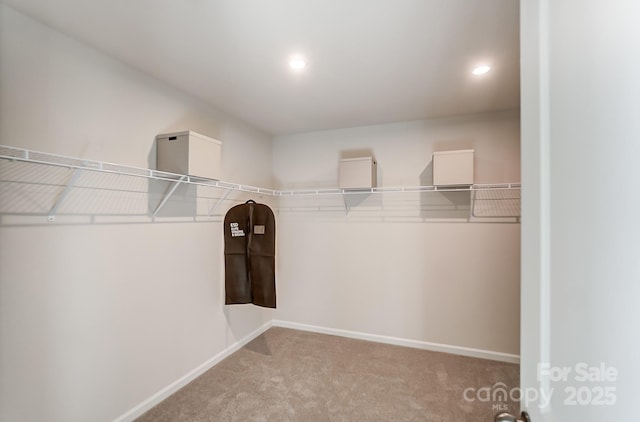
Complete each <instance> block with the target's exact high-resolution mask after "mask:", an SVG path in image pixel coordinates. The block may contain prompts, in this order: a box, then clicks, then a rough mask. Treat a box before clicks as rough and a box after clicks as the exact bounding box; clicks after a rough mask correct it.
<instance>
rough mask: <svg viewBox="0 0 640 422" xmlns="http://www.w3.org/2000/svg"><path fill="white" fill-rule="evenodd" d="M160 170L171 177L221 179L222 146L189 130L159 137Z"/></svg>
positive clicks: (157, 143) (158, 165)
mask: <svg viewBox="0 0 640 422" xmlns="http://www.w3.org/2000/svg"><path fill="white" fill-rule="evenodd" d="M156 150H157V168H158V170H161V171H167V172H170V173H178V174H186V175H189V176H196V177H205V178H207V179H216V180H219V179H220V155H221V153H222V142H220V141H217V140H215V139H213V138H210V137H208V136H205V135H201V134H199V133H196V132H193V131H190V130H187V131H184V132H175V133H163V134H161V135H158V136H156Z"/></svg>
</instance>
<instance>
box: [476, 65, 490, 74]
mask: <svg viewBox="0 0 640 422" xmlns="http://www.w3.org/2000/svg"><path fill="white" fill-rule="evenodd" d="M490 70H491V67H489V66H487V65H482V66H477V67H475V68H474V69H473V71H472V72H471V73H473V74H474V75H484V74H485V73H487V72H488V71H490Z"/></svg>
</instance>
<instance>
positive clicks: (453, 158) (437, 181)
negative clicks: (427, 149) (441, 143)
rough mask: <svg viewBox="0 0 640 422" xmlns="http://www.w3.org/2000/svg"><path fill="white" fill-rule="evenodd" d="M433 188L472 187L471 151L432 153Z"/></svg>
mask: <svg viewBox="0 0 640 422" xmlns="http://www.w3.org/2000/svg"><path fill="white" fill-rule="evenodd" d="M433 184H434V185H435V186H456V185H473V150H472V149H463V150H458V151H440V152H434V153H433Z"/></svg>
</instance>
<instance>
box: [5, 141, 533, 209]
mask: <svg viewBox="0 0 640 422" xmlns="http://www.w3.org/2000/svg"><path fill="white" fill-rule="evenodd" d="M0 159H4V160H9V161H13V162H24V163H32V164H38V165H45V166H53V167H58V168H66V169H73V170H75V173H74V177H71V178H68V179H65V180H64V181H59V182H57V183H59V184H61V185H63V190H62V191H61V192H59V194H58V195H57V198H56V199H55V200H54V205H53V206H52V207H51V209H50V210H49V212H48V215H49V220H50V221H54V217H53V216H54V215H55V214H56V212H57V211H58V207H59V206H60V203H61V202H62V201H64V199H65V197H66V195H67V193H68V191H69V190H71V189H72V188H74V187H78V188H80V187H82V188H89V187H88V186H76V183H79V184H81V183H80V182H78V179H80V178H81V177H80V176H81V175H83V174H86V173H87V172H91V173H106V174H115V175H123V176H132V177H134V178H145V179H150V180H160V181H166V182H169V183H173V185H172V188H171V189H169V190H168V192H167V193H166V194H165V196H164V198H163V199H162V200H161V201H160V203H159V205H158V206H157V208H156V209H155V210H154V211H153V216H156V214H157V213H158V212H159V210H160V209H161V208H162V207H163V205H164V204H165V203H166V201H167V200H168V199H169V197H171V195H172V194H173V192H174V191H175V189H176V188H178V187H179V186H181V185H196V186H206V187H210V188H217V189H221V190H223V191H224V192H225V193H224V195H223V196H222V197H221V199H220V201H219V202H217V203H215V205H214V206H213V207H212V208H211V211H213V210H215V209H216V208H217V207H218V205H220V202H221V201H224V200H226V198H227V195H228V194H229V193H230V192H232V191H237V192H245V193H250V194H251V193H252V194H260V195H265V196H272V197H281V198H283V199H284V198H300V199H303V198H305V197H306V198H309V197H314V196H316V197H329V196H341V197H343V198H347V197H348V196H349V195H356V196H357V195H360V196H362V195H369V194H392V195H394V196H395V195H396V194H404V193H407V194H410V193H413V194H422V193H436V192H440V193H443V194H446V193H450V192H471V204H470V217H471V218H495V217H508V218H519V216H520V188H521V185H520V183H499V184H475V185H471V186H463V187H442V186H396V187H375V188H370V189H339V188H307V189H293V190H276V189H270V188H264V187H257V186H251V185H246V184H240V183H233V182H225V181H222V180H214V179H207V178H202V177H195V176H189V175H184V174H176V173H169V172H165V171H160V170H153V169H147V168H139V167H133V166H126V165H122V164H115V163H109V162H103V161H94V160H86V159H82V158H77V157H68V156H63V155H57V154H50V153H46V152H41V151H33V150H29V149H24V148H16V147H11V146H5V145H0ZM75 176H78V177H75ZM20 177H21V178H22V179H23V180H13V181H12V182H14V183H38V184H44V183H46V182H47V181H45V180H37V179H38V176H37V175H28V174H26V175H21V176H20ZM40 178H42V177H40ZM2 181H6V180H2ZM346 204H347V200H346V199H345V209H346V211H347V212H348V211H349V209H348V207H347V206H346ZM289 209H290V210H292V209H294V208H291V207H290V208H289Z"/></svg>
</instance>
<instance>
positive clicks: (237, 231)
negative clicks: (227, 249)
mask: <svg viewBox="0 0 640 422" xmlns="http://www.w3.org/2000/svg"><path fill="white" fill-rule="evenodd" d="M229 226H230V227H231V237H241V236H244V230H242V229H241V228H240V227H239V224H238V223H229Z"/></svg>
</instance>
